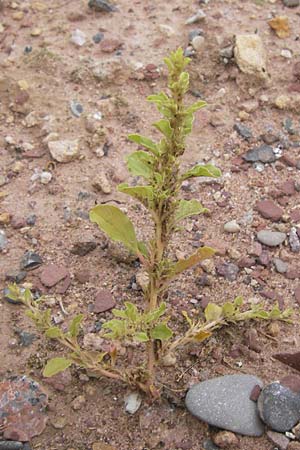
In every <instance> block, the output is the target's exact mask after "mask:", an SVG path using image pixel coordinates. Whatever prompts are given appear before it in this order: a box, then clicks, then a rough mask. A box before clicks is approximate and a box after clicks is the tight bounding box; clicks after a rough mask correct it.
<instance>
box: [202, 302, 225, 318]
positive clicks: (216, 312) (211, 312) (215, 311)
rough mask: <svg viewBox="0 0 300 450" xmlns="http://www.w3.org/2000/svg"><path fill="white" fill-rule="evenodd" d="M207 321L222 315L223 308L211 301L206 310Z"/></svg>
mask: <svg viewBox="0 0 300 450" xmlns="http://www.w3.org/2000/svg"><path fill="white" fill-rule="evenodd" d="M204 314H205V319H206V321H207V322H214V321H215V320H219V319H220V317H222V308H221V307H220V306H218V305H215V304H214V303H209V304H208V305H207V307H206V308H205V311H204Z"/></svg>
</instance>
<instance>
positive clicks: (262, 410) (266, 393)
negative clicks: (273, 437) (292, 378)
mask: <svg viewBox="0 0 300 450" xmlns="http://www.w3.org/2000/svg"><path fill="white" fill-rule="evenodd" d="M257 406H258V411H259V414H260V417H261V418H262V420H263V421H264V422H265V424H266V425H268V426H269V427H270V428H271V429H272V430H275V431H279V432H286V431H289V430H291V428H292V427H293V426H294V425H296V423H297V422H299V419H300V409H299V408H300V397H299V396H298V395H297V394H295V393H294V392H292V391H291V390H290V389H289V388H286V387H284V386H282V385H281V384H280V383H278V382H274V383H271V384H269V385H268V386H266V387H265V388H264V389H263V390H262V392H261V394H260V396H259V398H258V401H257Z"/></svg>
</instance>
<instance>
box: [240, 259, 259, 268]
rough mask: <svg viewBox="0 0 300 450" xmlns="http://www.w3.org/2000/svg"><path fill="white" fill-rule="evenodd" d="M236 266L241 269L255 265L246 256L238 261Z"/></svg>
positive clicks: (253, 261)
mask: <svg viewBox="0 0 300 450" xmlns="http://www.w3.org/2000/svg"><path fill="white" fill-rule="evenodd" d="M237 264H238V266H239V267H240V268H241V269H242V268H244V267H248V268H249V267H252V266H254V265H255V259H254V258H250V257H248V256H244V257H243V258H241V259H239V260H238V263H237Z"/></svg>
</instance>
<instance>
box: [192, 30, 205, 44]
mask: <svg viewBox="0 0 300 450" xmlns="http://www.w3.org/2000/svg"><path fill="white" fill-rule="evenodd" d="M203 34H204V31H203V30H202V28H196V29H195V30H192V31H190V32H189V42H192V40H193V39H194V38H195V37H196V36H202V35H203Z"/></svg>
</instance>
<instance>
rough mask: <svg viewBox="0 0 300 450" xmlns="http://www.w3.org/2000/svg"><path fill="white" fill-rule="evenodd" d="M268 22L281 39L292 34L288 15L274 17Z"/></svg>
mask: <svg viewBox="0 0 300 450" xmlns="http://www.w3.org/2000/svg"><path fill="white" fill-rule="evenodd" d="M268 24H269V25H270V27H271V28H272V29H273V30H274V31H275V33H276V34H277V36H278V37H280V38H281V39H284V38H286V37H288V36H289V35H290V32H291V29H290V24H289V19H288V17H287V16H276V17H273V19H271V20H269V21H268Z"/></svg>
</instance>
